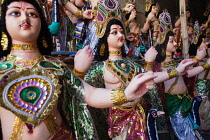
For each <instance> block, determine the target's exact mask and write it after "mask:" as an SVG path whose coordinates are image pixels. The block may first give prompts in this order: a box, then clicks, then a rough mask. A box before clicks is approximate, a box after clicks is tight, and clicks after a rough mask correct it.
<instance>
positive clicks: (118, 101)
mask: <svg viewBox="0 0 210 140" xmlns="http://www.w3.org/2000/svg"><path fill="white" fill-rule="evenodd" d="M124 90H125V87H119V88H117V89H113V90H112V91H111V93H110V94H111V96H110V98H111V101H112V103H113V104H114V105H115V106H118V105H122V104H124V103H127V102H128V100H127V97H126V95H125V93H124Z"/></svg>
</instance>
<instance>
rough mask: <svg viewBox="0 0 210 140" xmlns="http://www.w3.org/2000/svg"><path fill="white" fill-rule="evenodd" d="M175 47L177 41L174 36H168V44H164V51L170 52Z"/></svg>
mask: <svg viewBox="0 0 210 140" xmlns="http://www.w3.org/2000/svg"><path fill="white" fill-rule="evenodd" d="M176 49H177V43H176V41H175V38H174V36H169V40H168V44H167V46H166V53H168V54H171V53H173V52H175V51H176Z"/></svg>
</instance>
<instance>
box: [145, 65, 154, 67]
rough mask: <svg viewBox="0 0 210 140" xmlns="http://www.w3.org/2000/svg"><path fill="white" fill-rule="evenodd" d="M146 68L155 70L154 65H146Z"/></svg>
mask: <svg viewBox="0 0 210 140" xmlns="http://www.w3.org/2000/svg"><path fill="white" fill-rule="evenodd" d="M144 68H153V65H144Z"/></svg>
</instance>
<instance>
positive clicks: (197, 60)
mask: <svg viewBox="0 0 210 140" xmlns="http://www.w3.org/2000/svg"><path fill="white" fill-rule="evenodd" d="M193 59H194V60H195V61H196V62H199V61H201V60H200V59H198V58H196V57H194V58H193Z"/></svg>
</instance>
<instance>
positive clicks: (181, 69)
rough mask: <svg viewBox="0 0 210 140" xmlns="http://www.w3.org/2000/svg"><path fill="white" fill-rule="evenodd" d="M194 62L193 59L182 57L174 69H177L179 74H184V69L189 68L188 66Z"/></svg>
mask: <svg viewBox="0 0 210 140" xmlns="http://www.w3.org/2000/svg"><path fill="white" fill-rule="evenodd" d="M194 63H196V61H195V60H193V59H184V60H182V61H181V62H180V63H179V65H178V67H177V68H176V70H177V71H178V74H179V75H184V74H185V73H186V71H187V70H188V69H189V66H190V65H192V64H194Z"/></svg>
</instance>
